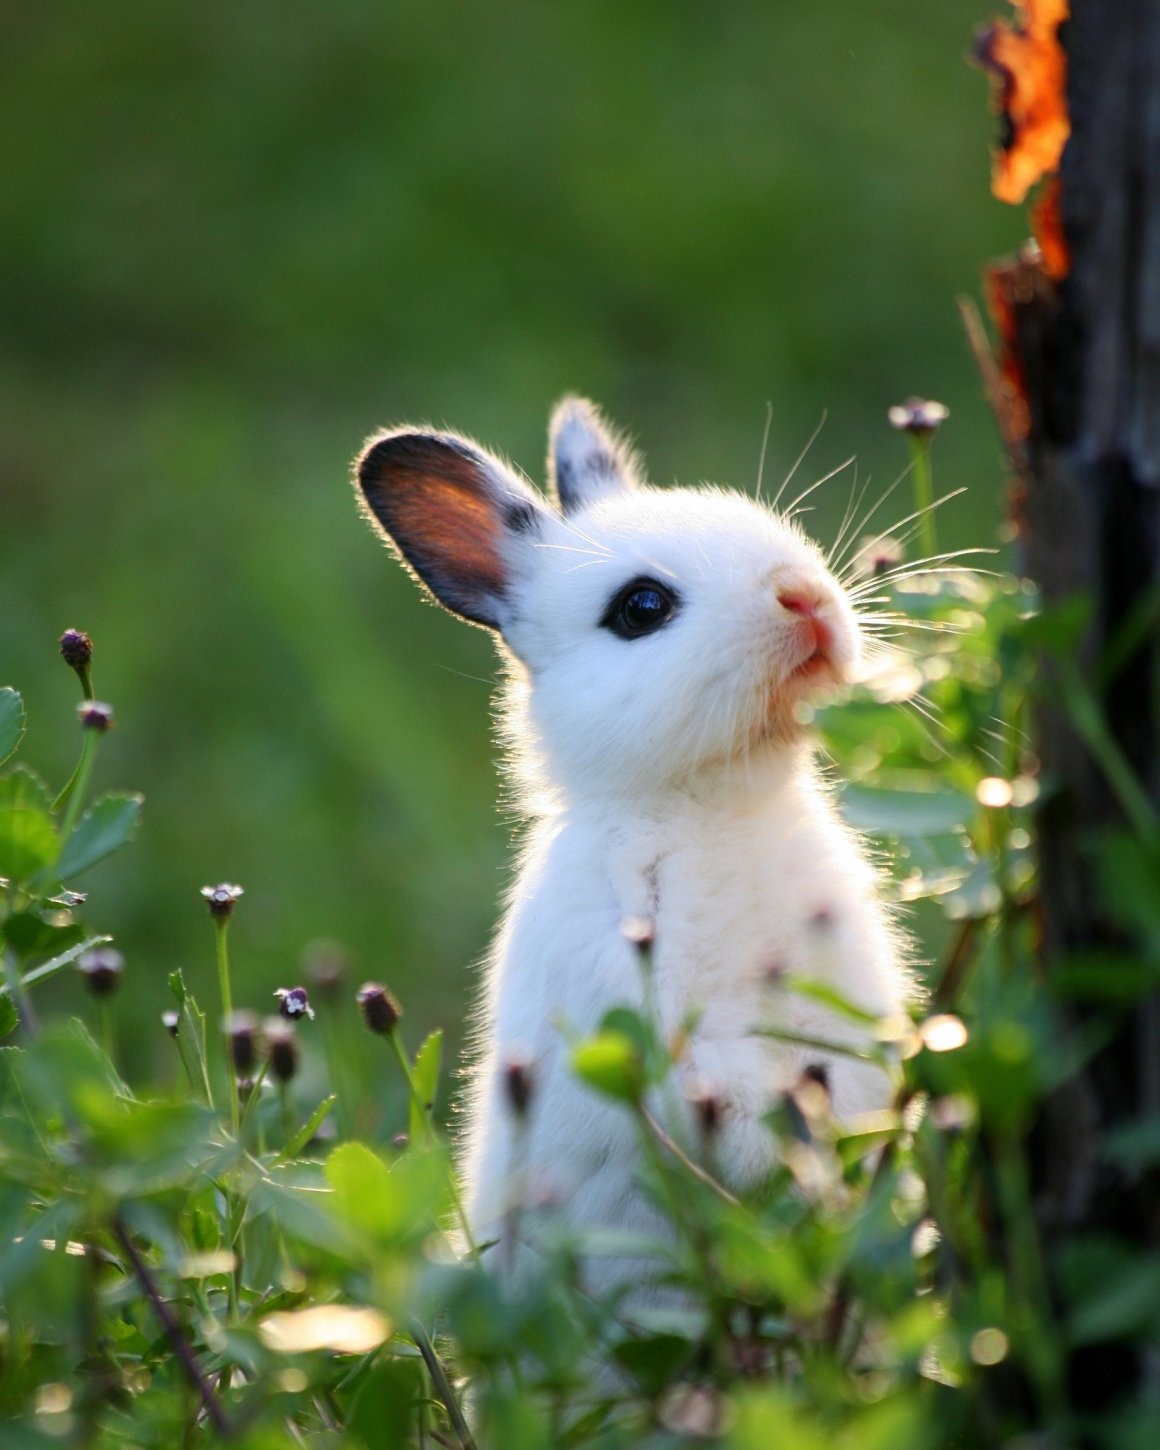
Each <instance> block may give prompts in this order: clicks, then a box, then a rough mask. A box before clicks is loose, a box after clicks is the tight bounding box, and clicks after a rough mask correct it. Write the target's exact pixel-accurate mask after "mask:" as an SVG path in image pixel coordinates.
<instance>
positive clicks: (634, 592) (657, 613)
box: [600, 579, 677, 639]
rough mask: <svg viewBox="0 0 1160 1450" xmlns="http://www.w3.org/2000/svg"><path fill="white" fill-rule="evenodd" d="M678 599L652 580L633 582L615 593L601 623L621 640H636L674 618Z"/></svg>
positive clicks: (635, 580)
mask: <svg viewBox="0 0 1160 1450" xmlns="http://www.w3.org/2000/svg"><path fill="white" fill-rule="evenodd" d="M676 608H677V596H676V594H675V593H674V592H673V590H672V589H670V588H669V587H668V586H667V585H665V584H658V583H657V581H656V580H655V579H634V580H633V581H632V583H631V584H626V585H625V587H624V588H623V589H622V590H620V592H619V593H618V594H614V595H613V597H612V598H611V599H610V600H609V602H608V608H607V609H606V610H605V611H604V617H603V619H601V621H600V623H601V626H602V627H603V628H604V629H610V630H611V631H612V633H613V634H615V635H617V636H619V638H620V639H639V638H640V637H641V635H642V634H651V633H652V632H653V630H654V629H660V627H661V625H662V624H664V623H665V622H666V621H667V620H669V619H671V618H672V617H673V614H674V613H675V612H676Z"/></svg>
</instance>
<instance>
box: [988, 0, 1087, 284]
mask: <svg viewBox="0 0 1160 1450" xmlns="http://www.w3.org/2000/svg"><path fill="white" fill-rule="evenodd" d="M1012 3H1013V4H1014V5H1015V7H1016V9H1017V10H1018V11H1019V15H1018V17H1017V19H1016V20H1015V23H1014V24H1012V25H1008V24H1007V23H1005V22H1004V21H1001V20H997V21H995V22H994V24H992V25H989V26H987V27H986V29H985V30H983V31H982V32H981V34H980V35H979V37H978V40H977V41H976V44H975V58H976V59H977V60H978V62H979V64H980V65H981V66H982V67H983V69H984V70H986V71H988V72H989V73H990V74H991V75H992V76H993V77H994V79H995V83H996V85H995V89H996V92H997V96H998V102H999V108H1000V111H1001V114H1002V118H1003V133H1002V136H1001V138H1000V143H999V147H998V149H997V151H996V153H995V162H994V167H993V170H992V175H991V190H992V191H993V192H994V193H995V195H996V196H997V197H998V198H999V200H1000V201H1009V202H1016V203H1017V202H1021V201H1022V200H1023V199H1024V197H1026V195H1027V193H1028V191H1030V189H1031V188H1032V187H1033V186H1034V185H1035V183H1036V182H1037V181H1038V180H1039V178H1040V177H1041V176H1043V175H1045V174H1046V173H1048V172H1053V171H1055V170H1057V169H1058V167H1059V158H1060V156H1061V155H1062V153H1063V147H1064V143H1065V142H1066V140H1067V137H1068V131H1069V129H1070V127H1069V123H1068V116H1067V91H1066V83H1067V56H1066V54H1065V52H1064V49H1063V46H1062V45H1061V44H1060V40H1059V27H1060V26H1061V25H1062V23H1063V22H1064V21H1065V20H1066V19H1067V16H1068V0H1012ZM1060 240H1061V241H1062V238H1060ZM1041 245H1044V244H1043V241H1042V239H1041ZM1047 251H1048V246H1047V245H1044V253H1045V254H1046V253H1047ZM1063 270H1064V271H1066V262H1064V263H1063Z"/></svg>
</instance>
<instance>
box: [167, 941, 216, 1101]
mask: <svg viewBox="0 0 1160 1450" xmlns="http://www.w3.org/2000/svg"><path fill="white" fill-rule="evenodd" d="M169 990H170V991H171V992H172V993H173V995H174V996H175V997H176V998H177V1006H178V1009H179V1011H178V1019H177V1050H178V1052H180V1054H181V1061H182V1065H183V1066H184V1068H185V1075H186V1077H187V1078H188V1079H189V1085H190V1087H191V1088H192V1089H193V1092H194V1095H195V1096H196V1097H197V1098H198V1100H199V1101H200V1102H203V1103H208V1104H209V1105H210V1107H212V1106H213V1091H212V1089H211V1088H210V1085H209V1059H208V1057H207V1055H206V1050H205V1013H204V1012H202V1010H201V1008H200V1007H199V1006H198V1005H197V1002H196V1001H195V1000H194V997H193V994H192V993H191V992H190V991H189V990H188V989H187V988H186V985H185V978H184V977H183V976H182V974H181V968H180V967H179V968H178V969H177V971H176V972H170V974H169Z"/></svg>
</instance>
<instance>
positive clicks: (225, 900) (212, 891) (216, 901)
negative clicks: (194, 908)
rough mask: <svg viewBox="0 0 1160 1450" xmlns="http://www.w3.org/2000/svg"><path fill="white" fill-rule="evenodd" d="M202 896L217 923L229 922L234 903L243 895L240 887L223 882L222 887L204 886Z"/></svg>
mask: <svg viewBox="0 0 1160 1450" xmlns="http://www.w3.org/2000/svg"><path fill="white" fill-rule="evenodd" d="M201 894H202V895H203V896H204V897H205V903H206V905H207V906H208V907H209V914H210V916H212V917H213V918H214V920H215V921H229V919H230V914H231V913H232V912H233V909H234V903H235V902H236V901H237V899H238V897H239V896H241V895H242V888H241V887H240V886H230V885H229V884H228V882H225V881H223V882H222V884H221V885H220V886H203V887H202V888H201Z"/></svg>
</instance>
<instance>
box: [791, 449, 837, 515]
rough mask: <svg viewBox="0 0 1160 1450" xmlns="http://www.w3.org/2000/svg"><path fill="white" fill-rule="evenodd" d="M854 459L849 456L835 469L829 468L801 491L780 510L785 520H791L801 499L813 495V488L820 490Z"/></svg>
mask: <svg viewBox="0 0 1160 1450" xmlns="http://www.w3.org/2000/svg"><path fill="white" fill-rule="evenodd" d="M854 457H855V455H854V454H851V455H850V457H849V458H847V459H846V461H845V463H839V464H838V466H837V468H831V469H830V471H829V473H827V474H824V475H823V476H822V477H821V478H819V479H818V481H817V482H816V483H811V484H810V486H809V488H805V489H803V490H802V491H801V493H799V494H798V496H797V498H795V499H794V501H793V503H791V504H787V505H786V507H785V508H784V509H783V510H782V512H783V513H784V514H785V516H786V518H787V519H791V518H793V515H794V510H795V509H796V508H797V506H798V504H800V503H801V501H802V499H804V498H809V496H810V494H811V493H813V491H814V489H815V488H821V486H822V484H823V483H829V481H830V479H831V478H837V476H838V474H839V473H841V472H842V470H843V469H846V468H849V466H850V464H851V463H853V462H854Z"/></svg>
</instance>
